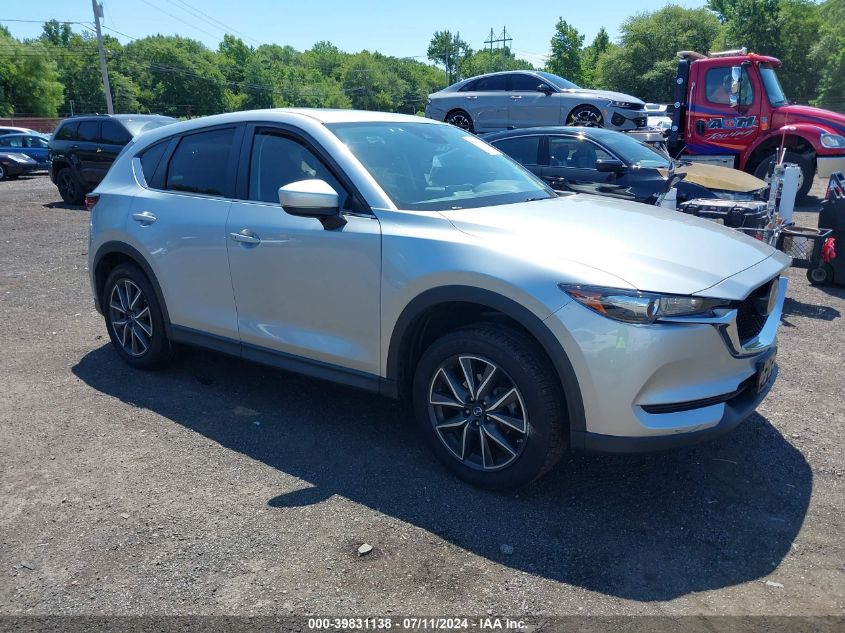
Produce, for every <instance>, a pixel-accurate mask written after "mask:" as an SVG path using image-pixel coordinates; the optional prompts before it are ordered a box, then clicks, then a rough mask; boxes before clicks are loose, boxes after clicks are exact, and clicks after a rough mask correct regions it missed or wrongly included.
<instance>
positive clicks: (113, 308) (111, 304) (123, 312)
mask: <svg viewBox="0 0 845 633" xmlns="http://www.w3.org/2000/svg"><path fill="white" fill-rule="evenodd" d="M109 307H110V308H111V309H112V310H117V311H118V312H120V313H121V314H126V310H124V309H123V306H121V305H118V304H117V303H115V302H114V301H112V302H111V303H110V304H109Z"/></svg>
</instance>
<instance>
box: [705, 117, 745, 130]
mask: <svg viewBox="0 0 845 633" xmlns="http://www.w3.org/2000/svg"><path fill="white" fill-rule="evenodd" d="M752 127H757V117H756V116H735V117H728V118H722V117H717V118H715V119H710V120H709V121H708V122H707V129H708V130H733V129H741V128H752Z"/></svg>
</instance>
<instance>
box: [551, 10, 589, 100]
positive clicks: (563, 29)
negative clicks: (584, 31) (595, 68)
mask: <svg viewBox="0 0 845 633" xmlns="http://www.w3.org/2000/svg"><path fill="white" fill-rule="evenodd" d="M583 45H584V36H583V35H581V34H580V33H579V32H578V29H576V28H575V27H574V26H572V25H571V24H569V23H568V22H567V21H566V20H564V19H563V18H559V19H558V21H557V24H556V25H555V34H554V35H553V36H552V54H551V56H550V57H549V61H548V62H547V64H546V70H548V71H549V72H551V73H554V74H556V75H560V76H561V77H564V78H566V79H569V81H572V82H573V83H576V84H577V83H581V82H582V80H583V75H582V70H581V47H582V46H583Z"/></svg>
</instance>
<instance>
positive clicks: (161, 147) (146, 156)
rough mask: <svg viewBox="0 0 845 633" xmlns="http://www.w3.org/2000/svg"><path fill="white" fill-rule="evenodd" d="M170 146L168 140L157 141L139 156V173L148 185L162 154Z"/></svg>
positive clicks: (151, 180)
mask: <svg viewBox="0 0 845 633" xmlns="http://www.w3.org/2000/svg"><path fill="white" fill-rule="evenodd" d="M168 145H170V139H165V140H163V141H159V142H158V143H156V144H155V145H152V146H151V147H148V148H147V149H145V150H144V151H143V153H142V154H141V173H142V174H143V176H144V180H145V181H146V183H147V184H148V185H151V184H152V182H153V178H154V177H155V174H156V170H157V169H158V166H159V164H160V163H161V159H162V158H163V157H164V153H165V152H166V151H167V146H168Z"/></svg>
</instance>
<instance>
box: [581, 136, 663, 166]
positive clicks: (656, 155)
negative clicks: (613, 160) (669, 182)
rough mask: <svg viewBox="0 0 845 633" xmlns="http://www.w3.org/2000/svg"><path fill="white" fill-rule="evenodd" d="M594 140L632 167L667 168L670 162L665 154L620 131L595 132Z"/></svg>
mask: <svg viewBox="0 0 845 633" xmlns="http://www.w3.org/2000/svg"><path fill="white" fill-rule="evenodd" d="M596 140H597V141H599V142H600V143H602V144H603V145H605V146H606V147H607V148H608V149H609V150H610V151H611V152H613V153H614V154H616V155H617V156H618V157H619V158H621V159H622V160H623V161H625V162H626V163H628V165H630V166H632V167H654V168H658V169H668V168H669V166H670V164H671V162H670V160H669V158H668V157H667V156H666V154H664V153H662V152H661V151H659V150H657V149H654V148H653V147H651V146H650V145H647V144H646V143H643V142H642V141H638V140H636V139H634V138H631V137H630V136H628V135H627V134H623V133H622V132H611V131H607V132H605V133H604V134H600V135H599V134H597V135H596Z"/></svg>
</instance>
